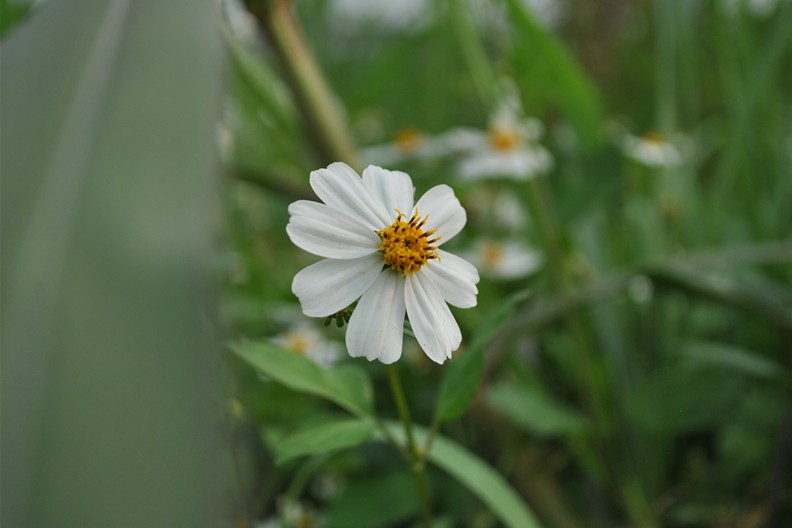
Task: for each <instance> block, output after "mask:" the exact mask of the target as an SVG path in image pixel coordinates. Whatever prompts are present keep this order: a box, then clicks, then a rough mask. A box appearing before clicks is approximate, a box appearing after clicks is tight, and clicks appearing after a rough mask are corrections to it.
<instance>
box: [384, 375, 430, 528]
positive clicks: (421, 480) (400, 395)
mask: <svg viewBox="0 0 792 528" xmlns="http://www.w3.org/2000/svg"><path fill="white" fill-rule="evenodd" d="M388 381H390V387H391V392H392V393H393V400H394V402H395V403H396V409H397V410H398V412H399V418H401V421H402V425H404V434H405V436H406V437H407V447H408V449H409V451H410V453H411V455H412V470H413V472H415V478H416V482H417V485H418V496H419V499H420V501H421V512H422V518H423V524H424V526H425V527H426V528H430V527H431V526H432V508H431V503H430V501H429V485H428V483H427V481H426V457H425V455H424V454H423V453H422V452H421V450H419V449H418V446H417V445H416V443H415V437H414V436H413V432H412V418H411V417H410V409H409V407H408V406H407V399H406V398H405V396H404V389H403V388H402V384H401V379H400V378H399V371H398V369H397V368H396V367H395V366H394V365H388Z"/></svg>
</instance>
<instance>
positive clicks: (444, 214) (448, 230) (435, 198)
mask: <svg viewBox="0 0 792 528" xmlns="http://www.w3.org/2000/svg"><path fill="white" fill-rule="evenodd" d="M415 210H416V211H417V212H418V214H419V215H420V216H422V217H424V216H426V215H427V214H428V215H429V219H428V220H427V221H426V225H427V227H428V228H429V229H437V235H439V236H440V241H439V242H438V243H437V244H436V245H438V246H439V245H441V244H444V243H445V242H448V241H449V240H451V239H452V238H453V237H454V236H455V235H456V234H457V233H459V232H460V231H461V230H462V228H463V227H465V222H467V214H466V213H465V210H464V209H463V208H462V205H461V204H460V203H459V200H458V199H457V197H456V196H454V191H453V189H451V187H449V186H448V185H436V186H435V187H432V188H431V189H429V190H428V191H426V193H425V194H424V195H423V196H421V199H420V200H418V203H417V204H415Z"/></svg>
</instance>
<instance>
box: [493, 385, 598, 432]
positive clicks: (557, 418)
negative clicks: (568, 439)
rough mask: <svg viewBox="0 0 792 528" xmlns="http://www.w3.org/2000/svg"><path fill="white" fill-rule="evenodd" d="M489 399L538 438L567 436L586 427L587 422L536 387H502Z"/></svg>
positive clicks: (498, 408) (498, 409)
mask: <svg viewBox="0 0 792 528" xmlns="http://www.w3.org/2000/svg"><path fill="white" fill-rule="evenodd" d="M487 399H488V401H489V404H490V405H492V406H493V407H494V408H495V409H496V410H497V411H498V412H500V413H501V414H503V415H504V416H505V417H506V418H509V419H510V420H511V421H513V422H514V423H515V424H517V425H519V426H520V427H522V428H524V429H526V430H527V431H529V432H531V433H533V434H536V435H539V436H561V435H568V434H573V433H578V432H580V431H582V430H583V429H584V428H585V427H586V421H585V419H584V418H583V417H582V416H581V415H580V414H579V413H578V412H577V411H574V410H572V409H570V408H569V407H567V406H565V405H563V404H561V403H558V402H556V401H555V400H553V399H551V398H550V397H549V396H548V395H547V394H544V393H543V392H541V391H540V390H538V389H537V388H536V387H531V386H528V385H515V384H511V383H500V384H498V385H495V386H494V387H492V388H491V389H490V391H489V394H488V398H487Z"/></svg>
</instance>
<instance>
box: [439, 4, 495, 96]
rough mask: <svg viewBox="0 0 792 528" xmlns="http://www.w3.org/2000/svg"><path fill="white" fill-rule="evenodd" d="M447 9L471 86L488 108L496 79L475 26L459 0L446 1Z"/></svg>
mask: <svg viewBox="0 0 792 528" xmlns="http://www.w3.org/2000/svg"><path fill="white" fill-rule="evenodd" d="M448 7H449V13H450V14H451V22H452V24H453V25H454V30H455V33H456V35H457V38H458V40H459V48H460V50H461V51H462V57H463V58H464V60H465V62H466V63H467V66H468V69H469V71H470V76H471V79H472V80H473V84H474V85H475V86H476V90H477V91H478V94H479V97H480V98H481V100H482V102H483V103H484V105H485V106H486V107H488V108H490V107H492V106H493V105H494V104H495V99H496V82H497V77H496V75H495V72H494V71H493V69H492V67H491V65H490V61H489V59H488V58H487V53H486V51H485V50H484V46H482V43H481V39H480V38H479V35H478V33H477V31H476V26H475V25H474V24H473V21H472V20H471V18H470V13H469V12H468V9H469V8H468V4H467V2H462V1H461V0H448Z"/></svg>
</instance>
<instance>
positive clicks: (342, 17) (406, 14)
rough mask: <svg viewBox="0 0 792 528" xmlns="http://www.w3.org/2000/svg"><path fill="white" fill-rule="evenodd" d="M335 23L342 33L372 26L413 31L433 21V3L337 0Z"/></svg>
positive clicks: (332, 13) (332, 6) (425, 0)
mask: <svg viewBox="0 0 792 528" xmlns="http://www.w3.org/2000/svg"><path fill="white" fill-rule="evenodd" d="M329 15H330V23H331V25H332V26H333V27H334V28H336V29H337V31H339V32H341V33H349V32H350V29H353V30H354V29H359V28H371V27H374V28H376V29H377V30H380V31H382V30H385V31H391V32H411V31H416V30H417V29H419V28H421V27H423V26H425V25H427V24H428V23H429V22H430V21H431V20H432V15H433V5H432V2H429V1H428V0H399V1H398V2H394V1H393V0H333V1H332V2H330V6H329Z"/></svg>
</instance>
